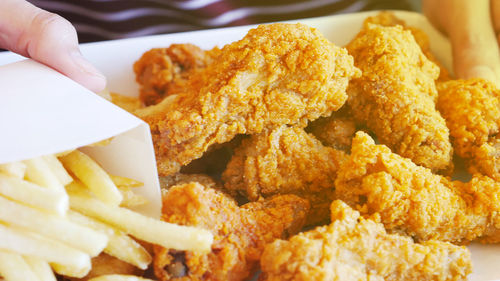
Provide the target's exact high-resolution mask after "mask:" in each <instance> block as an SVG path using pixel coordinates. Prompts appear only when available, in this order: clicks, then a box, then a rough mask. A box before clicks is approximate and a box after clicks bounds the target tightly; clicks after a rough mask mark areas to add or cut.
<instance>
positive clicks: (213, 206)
mask: <svg viewBox="0 0 500 281" xmlns="http://www.w3.org/2000/svg"><path fill="white" fill-rule="evenodd" d="M308 210H309V204H308V202H307V201H306V200H304V199H301V198H299V197H297V196H295V195H279V196H274V197H271V198H268V199H266V200H260V201H257V202H252V203H248V204H245V205H243V206H241V207H238V205H237V204H236V202H235V201H234V200H233V199H232V198H230V197H229V196H227V195H226V194H224V193H222V192H220V191H217V190H215V189H210V188H206V187H204V186H202V185H200V184H198V183H190V184H184V185H178V186H174V187H172V188H170V190H169V192H167V193H165V194H164V195H163V210H162V213H163V214H162V219H163V220H165V221H167V222H171V223H177V224H181V225H192V226H198V227H202V228H205V229H209V230H210V231H211V232H212V233H213V234H214V243H213V244H212V251H211V252H210V253H208V254H203V253H199V252H189V251H184V252H181V251H174V250H170V249H165V248H162V247H159V246H156V247H155V256H154V271H155V275H156V277H157V278H158V280H160V281H164V280H179V281H182V280H221V281H222V280H224V281H226V280H227V281H235V280H246V279H247V278H248V277H249V276H251V274H253V273H255V271H256V270H257V269H258V264H259V259H260V256H261V254H262V251H263V250H264V246H265V245H266V244H267V243H270V242H272V241H273V240H274V239H276V238H285V237H288V236H290V235H293V234H295V233H297V232H298V231H299V230H300V229H301V228H302V226H303V224H304V221H305V217H306V215H307V212H308Z"/></svg>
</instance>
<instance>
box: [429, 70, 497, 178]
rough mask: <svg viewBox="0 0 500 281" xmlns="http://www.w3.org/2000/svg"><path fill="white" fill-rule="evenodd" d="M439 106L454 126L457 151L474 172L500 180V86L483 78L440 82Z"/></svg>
mask: <svg viewBox="0 0 500 281" xmlns="http://www.w3.org/2000/svg"><path fill="white" fill-rule="evenodd" d="M438 90H439V99H438V104H437V105H438V109H439V111H440V112H441V114H442V115H443V117H444V118H445V119H446V123H447V125H448V127H449V128H450V135H451V139H452V141H453V147H454V148H455V151H456V153H457V155H459V156H460V157H463V158H465V159H467V160H468V162H469V170H470V171H471V172H479V173H482V174H485V175H487V176H489V177H493V178H495V179H496V180H500V172H499V169H500V140H499V139H498V133H499V128H500V100H499V99H500V90H498V89H497V88H496V87H495V86H494V85H493V83H491V82H488V81H486V80H483V79H469V80H452V81H448V82H445V83H439V84H438Z"/></svg>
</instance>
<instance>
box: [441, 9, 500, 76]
mask: <svg viewBox="0 0 500 281" xmlns="http://www.w3.org/2000/svg"><path fill="white" fill-rule="evenodd" d="M455 2H456V3H457V5H454V7H453V8H452V9H453V10H452V11H451V14H450V15H451V18H450V19H449V23H450V25H449V26H448V30H447V31H448V35H449V37H450V41H451V44H452V47H453V67H454V70H455V75H456V76H457V77H458V78H464V79H467V78H473V77H481V78H484V79H487V80H490V81H492V82H494V83H495V84H497V86H498V84H499V82H500V54H499V48H498V43H497V40H496V36H495V32H494V30H493V25H492V21H491V16H490V5H489V1H486V0H481V1H469V0H460V1H455Z"/></svg>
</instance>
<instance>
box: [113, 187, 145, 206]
mask: <svg viewBox="0 0 500 281" xmlns="http://www.w3.org/2000/svg"><path fill="white" fill-rule="evenodd" d="M120 192H121V193H122V196H123V201H122V203H121V204H120V206H121V207H126V208H131V207H137V206H141V205H145V204H147V203H148V199H146V197H144V196H141V195H137V194H135V193H134V191H132V189H131V188H130V187H122V188H120Z"/></svg>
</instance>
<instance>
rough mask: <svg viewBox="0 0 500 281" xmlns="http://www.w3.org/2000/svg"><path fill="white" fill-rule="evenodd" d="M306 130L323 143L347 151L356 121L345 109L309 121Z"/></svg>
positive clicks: (354, 131)
mask: <svg viewBox="0 0 500 281" xmlns="http://www.w3.org/2000/svg"><path fill="white" fill-rule="evenodd" d="M306 132H309V133H311V134H313V135H314V136H315V137H316V138H317V139H318V140H320V141H321V143H323V145H326V146H330V147H333V148H335V149H338V150H343V151H346V152H349V151H350V149H351V142H352V138H353V137H354V134H355V133H356V123H355V122H354V120H353V118H352V116H350V115H349V114H348V112H346V110H342V109H341V110H340V111H336V112H334V113H332V115H331V116H329V117H321V118H319V119H317V120H315V121H313V122H311V123H310V124H309V125H308V126H307V128H306Z"/></svg>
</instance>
